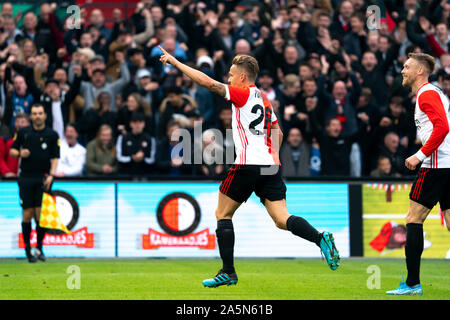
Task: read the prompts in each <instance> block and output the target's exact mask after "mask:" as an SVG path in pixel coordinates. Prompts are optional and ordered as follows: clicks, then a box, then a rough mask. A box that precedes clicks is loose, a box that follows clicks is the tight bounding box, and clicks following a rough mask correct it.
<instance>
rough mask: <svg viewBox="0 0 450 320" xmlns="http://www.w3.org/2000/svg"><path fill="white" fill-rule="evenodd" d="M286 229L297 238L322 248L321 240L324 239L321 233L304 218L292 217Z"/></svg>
mask: <svg viewBox="0 0 450 320" xmlns="http://www.w3.org/2000/svg"><path fill="white" fill-rule="evenodd" d="M286 227H287V229H288V230H289V231H291V232H292V233H293V234H295V235H296V236H299V237H300V238H303V239H305V240H308V241H311V242H314V243H315V244H317V245H318V246H320V240H321V239H322V235H321V233H320V232H319V231H317V230H316V229H315V228H314V227H313V226H311V225H310V224H309V222H308V221H306V220H305V219H303V218H302V217H299V216H294V215H291V216H290V217H289V218H288V219H287V221H286Z"/></svg>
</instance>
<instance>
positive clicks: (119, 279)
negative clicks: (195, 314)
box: [0, 258, 450, 300]
mask: <svg viewBox="0 0 450 320" xmlns="http://www.w3.org/2000/svg"><path fill="white" fill-rule="evenodd" d="M71 265H76V266H78V267H79V270H80V289H68V286H67V283H68V282H69V284H71V283H72V284H73V282H71V279H72V278H70V279H69V277H70V276H71V275H73V274H70V273H67V270H68V267H69V266H71ZM372 265H375V266H378V267H379V271H380V278H379V279H380V288H379V289H377V288H373V289H369V288H368V285H367V283H368V279H369V277H370V276H372V275H373V274H372V273H368V272H367V271H368V267H369V266H372ZM235 266H236V270H237V273H238V277H239V282H238V284H237V285H236V286H228V287H219V288H214V289H211V288H204V287H203V286H202V284H201V281H202V280H203V279H205V278H209V277H211V276H214V275H215V273H216V272H217V270H218V269H219V267H220V260H219V259H51V258H50V259H48V261H47V262H45V263H42V262H38V263H36V264H29V263H28V262H26V261H25V260H22V259H21V260H15V259H0V288H1V290H0V299H2V300H5V299H44V300H47V299H64V300H65V299H100V300H104V299H106V300H109V299H137V300H140V299H148V300H175V299H176V300H197V299H201V300H208V299H213V300H253V299H254V300H268V299H273V300H303V299H307V300H311V299H312V300H316V299H318V300H328V299H343V300H354V299H365V300H366V299H370V300H371V299H400V300H405V299H419V300H422V299H450V273H449V272H448V271H449V270H450V269H449V268H450V261H448V260H433V259H424V260H423V261H422V269H421V281H422V286H423V289H424V295H423V296H421V297H411V296H410V297H392V296H386V295H385V294H384V292H385V291H387V290H390V289H394V288H396V287H397V286H398V282H399V281H400V280H401V276H402V275H405V274H406V267H405V262H404V260H403V259H374V258H372V259H371V258H350V259H343V260H342V264H341V266H340V268H339V269H338V270H337V271H331V270H330V269H329V268H328V266H327V265H326V263H325V262H324V261H323V260H320V259H236V262H235ZM68 279H69V281H68ZM369 283H371V281H370V280H369ZM372 284H375V283H374V282H372Z"/></svg>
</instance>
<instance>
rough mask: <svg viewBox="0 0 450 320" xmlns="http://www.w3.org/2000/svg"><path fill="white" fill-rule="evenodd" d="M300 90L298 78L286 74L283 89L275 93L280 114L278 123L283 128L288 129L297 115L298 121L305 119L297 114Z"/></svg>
mask: <svg viewBox="0 0 450 320" xmlns="http://www.w3.org/2000/svg"><path fill="white" fill-rule="evenodd" d="M300 91H301V87H300V78H299V77H298V76H297V75H295V74H288V75H286V77H284V82H283V89H282V90H281V92H280V93H279V94H277V96H278V101H279V103H280V107H279V110H280V114H281V116H282V118H281V119H280V120H281V121H280V123H281V127H282V128H283V129H284V130H287V131H288V130H289V129H290V128H291V126H292V123H293V122H295V121H296V118H297V117H300V118H299V120H300V121H304V120H306V118H305V117H304V116H303V115H297V112H298V110H300Z"/></svg>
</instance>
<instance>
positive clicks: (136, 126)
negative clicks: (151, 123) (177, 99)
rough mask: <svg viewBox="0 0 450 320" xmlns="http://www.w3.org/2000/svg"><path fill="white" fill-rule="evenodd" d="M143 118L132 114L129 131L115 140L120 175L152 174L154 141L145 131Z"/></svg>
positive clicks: (154, 152) (154, 154) (154, 150)
mask: <svg viewBox="0 0 450 320" xmlns="http://www.w3.org/2000/svg"><path fill="white" fill-rule="evenodd" d="M145 120H146V119H145V116H144V114H143V113H140V112H134V113H133V115H132V116H131V119H130V124H129V126H130V128H131V129H130V131H129V132H128V133H125V134H121V135H120V136H119V138H118V139H117V144H116V150H117V161H118V162H119V173H120V174H122V175H132V176H146V175H149V174H150V173H153V170H154V164H155V156H156V140H155V138H153V137H152V136H150V135H149V134H148V133H146V132H145V131H144V129H145V124H146V121H145Z"/></svg>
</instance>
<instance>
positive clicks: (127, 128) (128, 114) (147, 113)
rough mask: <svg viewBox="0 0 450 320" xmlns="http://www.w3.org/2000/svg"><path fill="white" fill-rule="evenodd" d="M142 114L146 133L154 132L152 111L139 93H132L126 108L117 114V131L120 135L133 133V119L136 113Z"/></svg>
mask: <svg viewBox="0 0 450 320" xmlns="http://www.w3.org/2000/svg"><path fill="white" fill-rule="evenodd" d="M136 112H138V113H140V114H142V115H143V116H144V121H145V127H144V131H145V132H147V133H151V132H152V127H151V125H152V111H151V107H150V105H149V104H147V103H146V102H145V101H144V100H143V99H142V96H141V95H140V94H139V93H132V94H130V95H129V96H128V98H127V101H126V104H125V106H123V107H122V108H120V109H119V111H118V112H117V119H118V120H117V129H118V131H119V132H120V133H122V134H125V133H127V132H131V129H132V128H131V118H132V117H133V114H134V113H136Z"/></svg>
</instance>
